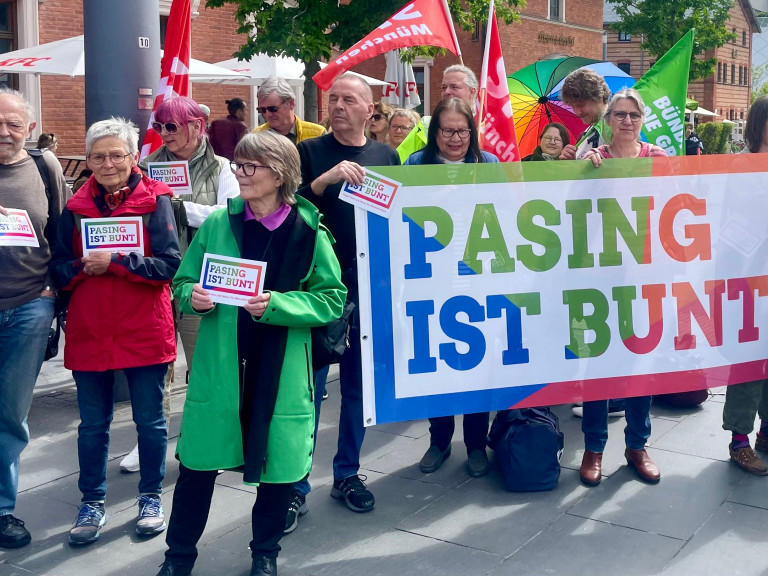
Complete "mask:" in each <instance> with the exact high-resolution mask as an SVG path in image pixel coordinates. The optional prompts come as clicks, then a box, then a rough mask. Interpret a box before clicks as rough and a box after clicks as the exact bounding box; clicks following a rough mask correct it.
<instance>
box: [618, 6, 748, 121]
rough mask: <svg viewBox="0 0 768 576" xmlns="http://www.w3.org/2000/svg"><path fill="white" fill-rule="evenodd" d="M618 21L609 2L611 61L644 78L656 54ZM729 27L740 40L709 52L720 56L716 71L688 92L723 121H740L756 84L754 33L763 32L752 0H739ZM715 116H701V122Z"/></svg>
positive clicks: (694, 83) (692, 85)
mask: <svg viewBox="0 0 768 576" xmlns="http://www.w3.org/2000/svg"><path fill="white" fill-rule="evenodd" d="M617 21H618V18H617V17H616V15H615V13H613V11H612V10H611V9H610V7H609V5H608V4H606V8H605V21H604V26H605V30H606V35H607V60H609V61H611V62H613V63H614V64H616V65H617V66H618V67H619V68H622V69H623V70H624V71H625V72H627V73H628V74H630V75H631V76H633V77H634V78H640V77H641V76H642V75H643V74H645V73H646V72H647V71H648V69H649V68H650V67H651V66H653V64H654V63H655V61H656V58H655V57H654V56H651V55H649V54H648V53H647V52H645V51H641V50H640V44H641V38H639V37H637V36H631V35H629V34H625V33H622V32H616V31H615V30H614V29H613V24H614V23H615V22H617ZM726 26H727V27H728V28H729V29H730V30H732V31H733V33H735V34H736V39H735V40H734V41H733V42H731V43H728V44H725V45H724V46H721V47H720V48H717V49H716V50H710V51H708V52H706V53H705V57H706V58H710V57H712V56H714V57H716V58H717V65H716V67H715V73H714V74H713V75H712V76H710V77H709V78H704V79H702V80H697V81H696V82H693V83H691V84H689V86H688V95H689V97H691V98H693V99H694V100H696V101H697V102H698V103H699V106H701V107H702V108H705V109H707V110H711V111H712V112H715V113H717V114H718V116H717V117H716V118H719V119H721V120H723V119H727V120H733V121H734V122H739V121H741V120H744V119H745V118H746V117H747V110H748V109H749V97H750V90H751V87H752V73H751V71H752V36H753V34H756V33H759V32H760V26H759V25H758V22H757V19H756V17H755V13H754V10H753V9H752V6H751V4H750V2H749V0H736V1H735V2H734V5H733V7H732V8H731V11H730V18H729V20H728V23H727V24H726ZM709 119H711V118H710V117H701V118H700V120H701V121H706V120H709Z"/></svg>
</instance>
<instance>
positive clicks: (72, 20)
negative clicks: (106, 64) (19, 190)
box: [39, 0, 250, 156]
mask: <svg viewBox="0 0 768 576" xmlns="http://www.w3.org/2000/svg"><path fill="white" fill-rule="evenodd" d="M203 4H204V3H202V2H201V5H200V9H199V13H200V15H199V16H197V17H196V18H193V20H192V57H193V58H197V59H198V60H203V61H205V62H211V63H213V62H220V61H222V60H228V59H229V58H231V57H232V54H233V53H234V52H235V50H237V49H238V48H239V47H240V44H242V43H243V41H244V38H243V37H242V36H239V35H238V34H236V33H235V30H237V23H236V22H235V20H234V17H233V14H234V9H233V8H232V7H224V8H217V9H206V8H204V7H203ZM39 20H40V43H41V44H43V43H46V42H53V41H54V40H61V39H63V38H70V37H72V36H77V35H80V34H82V33H83V3H82V0H46V1H45V2H43V3H41V4H40V5H39ZM158 81H159V79H158ZM40 88H41V101H42V114H41V116H42V118H41V128H42V130H43V131H45V132H53V133H55V134H56V136H57V137H58V140H59V149H58V154H59V155H64V156H67V155H80V154H83V153H84V150H85V79H84V78H69V77H66V76H62V77H57V76H42V77H41V78H40ZM192 96H193V97H194V98H195V100H197V101H198V102H200V103H202V104H206V105H208V106H210V108H211V120H215V119H216V118H220V117H223V116H226V114H227V107H226V105H225V104H224V101H225V100H227V99H229V98H232V97H234V96H238V97H240V98H243V99H244V100H245V101H246V102H250V90H249V89H248V88H247V87H245V88H244V87H241V86H221V85H206V84H198V83H194V84H192ZM249 105H250V104H249Z"/></svg>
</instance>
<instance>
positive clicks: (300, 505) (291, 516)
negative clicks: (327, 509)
mask: <svg viewBox="0 0 768 576" xmlns="http://www.w3.org/2000/svg"><path fill="white" fill-rule="evenodd" d="M307 512H309V506H307V502H306V496H304V495H303V494H299V493H298V492H296V493H295V494H294V495H293V497H292V498H291V503H290V504H289V505H288V514H286V515H285V530H283V534H290V533H291V532H293V531H294V530H296V527H297V526H298V525H299V516H304V514H306V513H307Z"/></svg>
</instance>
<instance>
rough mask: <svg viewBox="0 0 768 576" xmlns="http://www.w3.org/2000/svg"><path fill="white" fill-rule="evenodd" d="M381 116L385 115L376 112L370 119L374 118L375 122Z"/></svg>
mask: <svg viewBox="0 0 768 576" xmlns="http://www.w3.org/2000/svg"><path fill="white" fill-rule="evenodd" d="M382 118H386V116H384V115H383V114H379V113H378V112H377V113H376V114H374V115H373V116H371V120H375V121H376V122H378V121H379V120H381V119H382Z"/></svg>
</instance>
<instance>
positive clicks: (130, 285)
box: [51, 176, 181, 372]
mask: <svg viewBox="0 0 768 576" xmlns="http://www.w3.org/2000/svg"><path fill="white" fill-rule="evenodd" d="M95 186H96V181H95V179H94V178H93V176H91V178H90V179H89V180H88V181H87V182H86V183H85V184H84V185H83V186H82V187H81V188H80V189H79V190H78V191H77V192H76V193H75V195H74V196H72V198H70V200H69V202H67V206H66V208H65V210H64V212H63V214H62V216H61V219H60V220H59V229H58V236H57V240H56V246H55V248H54V255H53V258H52V260H51V268H52V270H53V273H54V276H55V277H56V279H57V283H58V285H59V286H60V288H61V289H63V290H67V291H71V293H72V296H71V300H70V303H69V308H68V311H67V327H66V344H65V347H64V366H65V367H66V368H69V369H70V370H81V371H88V372H102V371H105V370H113V369H114V370H118V369H122V368H133V367H137V366H149V365H152V364H160V363H167V362H173V361H174V360H175V359H176V339H175V332H174V327H173V313H172V311H171V295H170V289H169V285H170V283H171V280H172V279H173V275H174V274H175V273H176V270H177V269H178V267H179V264H180V262H181V254H180V252H179V243H178V238H177V234H176V226H175V223H174V218H173V207H172V205H171V196H172V192H171V190H170V188H168V186H166V185H165V184H163V183H161V182H157V181H155V180H150V179H148V178H147V177H145V176H142V179H141V181H140V182H139V183H138V185H137V186H136V188H135V189H134V190H133V192H132V193H131V194H130V195H129V196H128V198H127V199H126V200H125V201H124V202H123V203H122V204H121V205H120V206H118V207H117V208H116V209H115V210H114V212H112V214H111V216H114V217H120V216H140V215H142V214H151V216H150V217H149V218H148V219H145V220H144V221H143V225H144V254H137V253H135V252H132V253H130V254H123V253H118V254H114V255H113V256H112V262H111V263H110V264H109V267H108V268H107V271H106V272H105V273H104V274H101V275H99V276H89V275H86V274H85V273H84V272H83V264H82V261H81V257H82V255H83V247H82V241H81V232H80V229H79V226H77V227H76V226H75V221H76V219H75V216H74V215H75V214H79V215H80V216H82V218H101V217H102V214H101V213H100V212H99V210H98V209H97V207H96V205H95V204H94V202H93V198H92V197H91V190H92V189H93V187H95Z"/></svg>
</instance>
